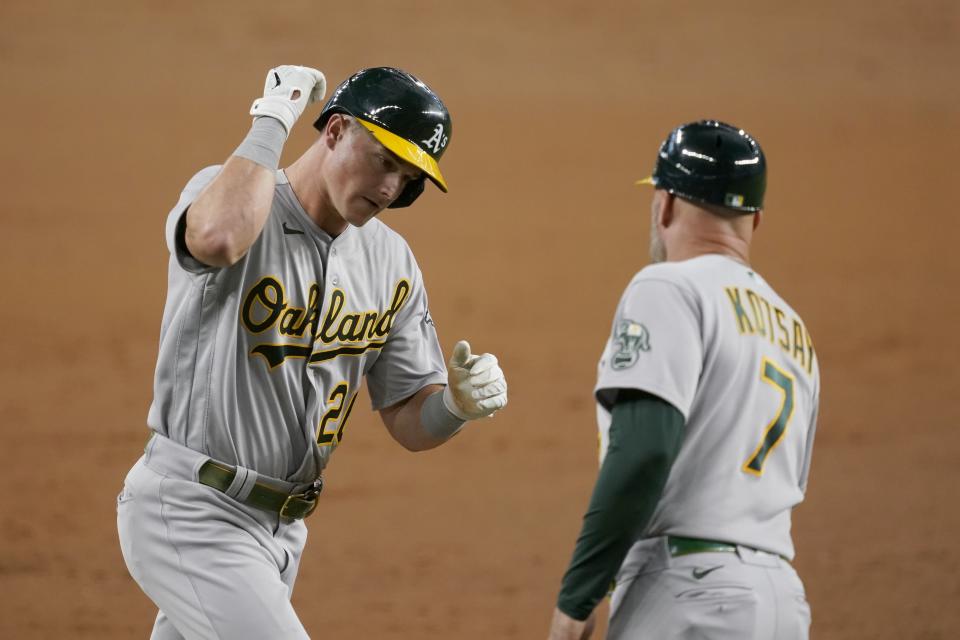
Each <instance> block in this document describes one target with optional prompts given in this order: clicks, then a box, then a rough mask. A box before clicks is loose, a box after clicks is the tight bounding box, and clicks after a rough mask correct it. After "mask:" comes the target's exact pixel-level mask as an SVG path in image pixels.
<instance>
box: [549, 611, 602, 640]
mask: <svg viewBox="0 0 960 640" xmlns="http://www.w3.org/2000/svg"><path fill="white" fill-rule="evenodd" d="M596 623H597V613H596V611H594V612H593V613H591V614H590V617H588V618H587V619H586V620H584V621H582V622H581V621H580V620H574V619H573V618H571V617H570V616H568V615H567V614H565V613H564V612H563V611H560V609H559V608H555V609H554V610H553V620H551V621H550V635H549V636H547V640H589V638H590V636H592V635H593V630H594V627H596Z"/></svg>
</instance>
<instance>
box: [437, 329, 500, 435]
mask: <svg viewBox="0 0 960 640" xmlns="http://www.w3.org/2000/svg"><path fill="white" fill-rule="evenodd" d="M447 364H448V369H447V371H448V378H449V380H448V384H447V388H446V389H444V391H443V404H444V406H445V407H446V408H447V410H448V411H449V412H450V413H452V414H453V415H455V416H457V417H458V418H460V419H461V420H476V419H477V418H483V417H485V416H489V415H493V413H494V412H495V411H497V410H498V409H502V408H503V407H505V406H506V404H507V380H506V378H504V377H503V370H502V369H501V368H500V366H499V365H498V364H497V358H496V356H494V355H492V354H489V353H484V354H482V355H479V356H478V355H471V353H470V343H468V342H467V341H466V340H461V341H460V342H458V343H457V344H456V346H455V347H454V348H453V353H452V354H451V355H450V361H449V362H448V363H447Z"/></svg>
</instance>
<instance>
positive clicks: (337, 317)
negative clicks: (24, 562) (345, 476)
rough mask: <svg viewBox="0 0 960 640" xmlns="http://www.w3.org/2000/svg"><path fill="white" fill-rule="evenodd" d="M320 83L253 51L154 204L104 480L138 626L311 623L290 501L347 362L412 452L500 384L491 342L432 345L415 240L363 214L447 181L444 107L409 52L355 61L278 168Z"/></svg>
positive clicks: (335, 415) (485, 409)
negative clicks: (157, 325) (165, 270)
mask: <svg viewBox="0 0 960 640" xmlns="http://www.w3.org/2000/svg"><path fill="white" fill-rule="evenodd" d="M324 93H325V79H324V76H323V74H322V73H320V72H319V71H317V70H315V69H311V68H307V67H299V66H280V67H277V68H275V69H271V70H270V71H269V72H268V73H267V78H266V83H265V87H264V93H263V97H261V98H259V99H258V100H256V101H255V102H254V103H253V107H252V108H251V110H250V113H251V114H252V115H253V116H254V120H253V125H252V127H251V129H250V131H249V133H248V135H247V136H246V138H245V139H244V140H243V142H242V143H241V144H240V146H239V147H238V148H237V150H236V151H235V152H234V153H233V155H232V156H231V157H229V158H228V159H227V160H226V162H225V163H224V164H223V166H213V167H208V168H206V169H203V170H202V171H200V172H199V173H197V174H196V175H195V176H194V177H193V178H192V179H191V180H190V181H189V182H188V183H187V185H186V187H185V188H184V190H183V192H182V194H181V195H180V199H179V202H177V204H176V206H174V208H173V210H172V211H171V212H170V214H169V217H168V220H167V226H166V239H167V245H168V248H169V250H170V261H169V287H168V294H167V301H166V307H165V309H164V315H163V322H162V326H161V333H160V351H159V356H158V360H157V368H156V377H155V383H154V400H153V404H152V405H151V407H150V412H149V415H148V419H147V422H148V425H149V427H150V429H151V430H152V432H153V433H152V436H151V438H150V440H149V442H148V444H147V446H146V451H145V454H144V456H143V457H142V458H140V460H139V461H138V462H137V463H136V464H135V465H134V467H133V468H132V469H131V470H130V472H129V474H128V475H127V477H126V481H125V483H124V487H123V491H122V493H121V494H120V496H119V497H118V501H117V502H118V507H117V526H118V529H119V537H120V545H121V549H122V552H123V557H124V560H125V561H126V564H127V568H128V569H129V571H130V574H131V575H132V576H133V578H134V580H136V582H137V583H138V584H139V585H140V587H141V588H142V589H143V591H144V592H145V593H146V594H147V595H148V596H149V597H150V598H151V599H152V600H153V601H154V603H156V605H157V607H158V608H159V613H158V615H157V619H156V622H155V624H154V628H153V635H152V637H153V638H155V639H173V638H257V639H267V638H269V639H271V640H278V639H285V638H306V637H307V634H306V632H305V630H304V628H303V626H302V624H301V623H300V621H299V620H298V618H297V615H296V614H295V612H294V610H293V608H292V606H291V604H290V594H291V591H292V589H293V584H294V580H295V579H296V575H297V567H298V565H299V562H300V556H301V552H302V551H303V548H304V543H305V541H306V535H307V530H306V527H305V525H304V522H303V518H305V517H306V516H308V515H310V513H311V512H312V511H313V510H314V509H315V508H316V506H317V500H318V497H319V494H320V492H321V489H322V480H321V477H322V475H321V474H322V471H323V469H324V467H325V466H326V465H327V463H328V461H329V459H330V456H331V455H332V454H333V451H334V450H335V449H336V448H337V446H338V445H339V444H340V443H341V442H342V441H343V439H344V438H348V437H349V433H350V416H351V413H352V412H353V410H354V404H355V402H356V399H357V394H358V392H359V390H360V385H361V381H362V380H363V379H364V378H365V379H366V382H367V388H368V391H369V394H370V397H371V400H372V404H373V408H374V409H375V410H378V411H379V412H380V415H381V417H382V419H383V423H384V424H385V425H386V428H387V429H388V431H389V432H390V434H391V436H392V437H393V438H394V439H395V440H397V442H399V443H400V444H401V445H402V446H404V447H405V448H407V449H409V450H412V451H418V450H424V449H430V448H432V447H436V446H438V445H440V444H442V443H443V442H445V441H447V440H448V439H450V438H451V437H452V436H453V435H454V434H455V433H457V432H458V430H459V429H460V428H461V427H462V426H463V424H464V423H465V421H467V420H475V419H479V418H483V417H486V416H489V415H491V414H492V413H493V412H495V411H496V410H498V409H500V408H502V407H504V406H505V405H506V402H507V384H506V381H505V379H504V376H503V372H502V371H501V369H500V367H499V366H498V365H497V359H496V358H495V357H494V356H492V355H490V354H483V355H472V354H471V352H470V346H469V345H468V344H467V343H466V342H459V343H458V344H457V345H456V346H455V348H454V349H453V352H452V356H451V357H450V360H449V366H447V365H445V363H444V360H443V354H442V352H441V349H440V345H439V343H438V340H437V334H436V331H435V328H434V324H433V321H432V319H431V317H430V313H429V311H428V307H427V294H426V291H425V289H424V283H423V277H422V275H421V273H420V269H419V268H418V266H417V263H416V260H415V259H414V257H413V254H412V252H411V251H410V248H409V247H408V246H407V244H406V242H405V241H404V240H403V238H401V237H400V236H399V235H398V234H397V233H396V232H394V231H392V230H391V229H390V228H389V227H387V226H386V225H385V224H383V223H381V222H380V221H379V220H377V219H376V216H377V214H379V213H380V212H381V211H383V210H384V209H385V208H396V207H406V206H409V205H410V204H412V203H413V202H414V201H415V200H416V199H417V197H418V196H419V195H420V193H421V192H422V191H423V188H424V184H425V182H426V181H427V180H429V181H431V182H433V183H434V184H436V185H437V186H438V187H439V188H440V189H441V190H442V191H446V190H447V185H446V182H445V181H444V178H443V175H442V174H441V173H440V169H439V166H438V164H437V161H438V160H440V157H441V156H442V155H443V153H444V152H445V151H446V149H447V147H448V146H449V143H450V135H451V128H450V127H451V121H450V115H449V113H448V112H447V109H446V107H445V106H444V105H443V103H442V102H441V101H440V99H439V98H438V97H437V95H436V94H435V93H434V92H433V91H432V90H431V89H430V88H429V87H427V85H425V84H424V83H423V82H421V81H420V80H418V79H417V78H415V77H413V76H412V75H410V74H408V73H405V72H403V71H400V70H398V69H393V68H386V67H378V68H372V69H364V70H362V71H359V72H358V73H356V74H354V75H353V76H351V77H350V78H348V79H347V80H346V81H344V82H343V83H342V84H341V85H340V86H339V87H337V89H336V91H335V92H334V93H333V95H332V97H331V98H330V99H329V101H328V102H327V103H326V105H325V106H324V107H323V110H322V111H321V112H320V116H319V118H318V119H317V120H316V122H315V123H314V126H315V127H316V129H317V130H318V131H319V137H318V138H317V140H316V141H315V143H314V144H313V145H312V146H311V147H310V148H309V149H308V150H307V151H306V152H305V153H304V154H303V155H302V156H300V158H298V159H297V160H296V161H295V162H294V163H293V164H292V165H290V166H289V167H288V168H287V169H285V170H278V169H277V168H278V164H279V159H280V152H281V149H282V147H283V144H284V142H285V140H286V138H287V135H288V134H289V132H290V129H291V128H292V127H293V125H294V123H295V122H296V121H297V119H298V118H299V117H300V115H301V114H302V112H303V111H304V108H305V107H306V106H307V105H308V104H310V103H312V102H314V101H317V100H319V99H321V98H322V97H323V95H324ZM461 277H462V279H463V280H464V281H468V280H469V278H470V277H471V276H470V274H469V273H467V272H464V273H463V274H462V275H461Z"/></svg>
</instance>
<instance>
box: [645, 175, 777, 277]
mask: <svg viewBox="0 0 960 640" xmlns="http://www.w3.org/2000/svg"><path fill="white" fill-rule="evenodd" d="M657 193H658V197H656V198H655V199H654V204H653V219H654V227H655V228H654V229H653V230H651V231H652V232H656V233H658V234H659V237H660V241H661V242H662V244H663V248H664V250H665V253H666V256H665V257H666V260H667V261H669V262H680V261H683V260H689V259H691V258H696V257H697V256H702V255H708V254H716V255H723V256H727V257H729V258H732V259H733V260H736V261H737V262H740V263H743V264H745V265H749V264H750V243H751V242H752V240H753V232H754V231H755V230H756V229H757V227H758V226H759V225H760V217H761V213H760V212H757V213H752V214H751V213H743V212H740V211H734V210H732V209H727V208H725V207H716V206H712V205H700V204H697V203H694V202H690V201H689V200H684V199H682V198H678V197H676V196H673V195H671V194H669V193H666V192H665V191H658V192H657Z"/></svg>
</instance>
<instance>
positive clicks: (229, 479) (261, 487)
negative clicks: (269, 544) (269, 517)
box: [197, 460, 323, 520]
mask: <svg viewBox="0 0 960 640" xmlns="http://www.w3.org/2000/svg"><path fill="white" fill-rule="evenodd" d="M236 475H237V471H236V469H233V468H231V467H230V466H228V465H225V464H221V463H219V462H214V461H213V460H207V461H206V462H204V463H203V466H201V467H200V472H199V474H198V477H197V479H198V480H199V481H200V482H201V483H202V484H205V485H207V486H208V487H213V488H214V489H217V490H219V491H223V492H226V491H227V489H228V488H229V487H230V485H231V484H232V483H233V479H234V478H235V477H236ZM321 491H323V478H317V479H316V480H314V481H313V485H311V486H310V488H309V489H307V490H306V491H304V492H303V493H293V494H289V493H284V492H283V491H279V490H277V489H274V488H273V487H271V486H269V485H267V484H264V483H263V482H259V481H258V482H255V483H254V485H253V488H252V489H250V494H249V495H248V496H247V498H246V500H243V501H242V502H243V503H244V504H248V505H250V506H251V507H256V508H257V509H263V510H264V511H270V512H273V513H278V514H280V515H281V516H282V517H284V518H293V519H294V520H300V519H303V518H306V517H307V516H309V515H310V514H311V513H313V511H314V509H316V508H317V498H318V497H319V496H320V492H321Z"/></svg>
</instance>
